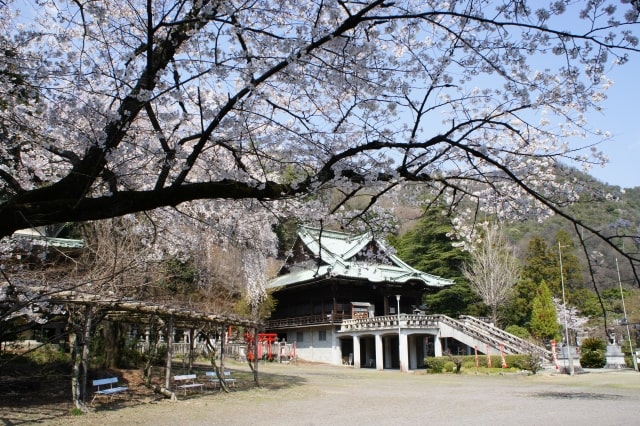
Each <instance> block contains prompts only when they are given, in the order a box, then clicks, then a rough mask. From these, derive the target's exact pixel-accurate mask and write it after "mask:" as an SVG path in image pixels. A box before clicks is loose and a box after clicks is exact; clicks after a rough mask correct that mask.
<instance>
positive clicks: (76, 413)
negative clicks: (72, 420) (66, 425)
mask: <svg viewBox="0 0 640 426" xmlns="http://www.w3.org/2000/svg"><path fill="white" fill-rule="evenodd" d="M83 414H84V412H83V411H82V410H81V409H79V408H77V407H73V408H72V409H71V415H72V416H82V415H83Z"/></svg>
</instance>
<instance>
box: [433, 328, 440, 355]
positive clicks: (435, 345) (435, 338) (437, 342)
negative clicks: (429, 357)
mask: <svg viewBox="0 0 640 426" xmlns="http://www.w3.org/2000/svg"><path fill="white" fill-rule="evenodd" d="M433 350H434V352H435V353H434V355H435V356H442V342H441V341H440V333H438V334H436V335H435V336H433Z"/></svg>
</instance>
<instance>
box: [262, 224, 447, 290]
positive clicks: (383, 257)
mask: <svg viewBox="0 0 640 426" xmlns="http://www.w3.org/2000/svg"><path fill="white" fill-rule="evenodd" d="M296 244H302V245H304V247H305V248H306V249H307V250H308V251H309V252H310V253H311V256H309V258H308V259H306V260H304V261H298V262H295V263H292V264H290V262H287V265H286V266H287V267H286V268H284V267H283V271H285V270H286V272H283V273H281V274H280V275H279V276H278V277H276V278H274V279H273V280H271V281H270V282H269V284H268V288H279V287H285V286H290V285H293V284H299V283H304V282H309V281H313V280H317V279H319V278H328V277H336V278H347V279H362V280H367V281H370V282H394V283H405V282H409V281H413V282H415V281H418V282H422V283H423V284H424V286H425V287H436V288H438V287H445V286H448V285H451V284H453V281H452V280H450V279H445V278H442V277H439V276H436V275H432V274H428V273H426V272H422V271H419V270H417V269H415V268H412V267H411V266H409V265H407V264H406V263H404V262H403V261H402V260H401V259H400V258H398V257H397V256H395V255H393V254H390V253H389V250H388V249H387V248H386V247H385V246H384V244H383V243H382V242H380V241H378V240H375V239H374V238H373V235H372V234H371V233H364V234H360V235H351V234H346V233H343V232H337V231H327V230H322V231H321V230H320V229H317V228H309V227H301V228H300V229H299V230H298V240H297V241H296ZM372 245H373V246H375V248H376V250H375V251H376V253H375V254H374V253H370V251H369V250H368V249H369V248H370V247H372Z"/></svg>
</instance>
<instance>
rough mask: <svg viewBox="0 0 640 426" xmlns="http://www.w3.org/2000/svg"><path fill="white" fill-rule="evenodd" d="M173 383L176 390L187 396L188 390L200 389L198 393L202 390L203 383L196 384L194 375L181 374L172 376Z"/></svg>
mask: <svg viewBox="0 0 640 426" xmlns="http://www.w3.org/2000/svg"><path fill="white" fill-rule="evenodd" d="M173 381H174V383H175V384H176V387H177V388H178V389H182V390H183V391H184V394H185V395H186V394H187V390H188V389H195V388H200V391H202V390H203V388H204V383H197V382H196V375H195V374H181V375H177V376H173Z"/></svg>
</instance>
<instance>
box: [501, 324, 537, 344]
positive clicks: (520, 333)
mask: <svg viewBox="0 0 640 426" xmlns="http://www.w3.org/2000/svg"><path fill="white" fill-rule="evenodd" d="M504 331H506V332H507V333H510V334H513V335H514V336H517V337H519V338H521V339H525V340H529V339H530V338H531V334H530V333H529V330H527V329H526V328H524V327H521V326H519V325H515V324H513V325H510V326H508V327H507V328H505V329H504Z"/></svg>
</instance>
